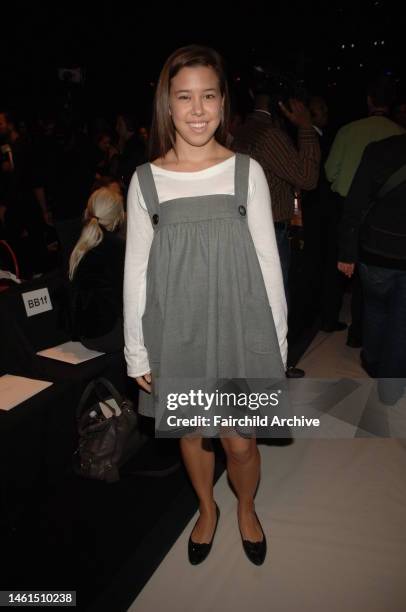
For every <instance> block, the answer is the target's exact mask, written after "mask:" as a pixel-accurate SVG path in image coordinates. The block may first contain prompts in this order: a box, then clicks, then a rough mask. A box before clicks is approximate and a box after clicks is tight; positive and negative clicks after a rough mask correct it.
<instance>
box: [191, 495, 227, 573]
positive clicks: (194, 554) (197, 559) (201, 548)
mask: <svg viewBox="0 0 406 612" xmlns="http://www.w3.org/2000/svg"><path fill="white" fill-rule="evenodd" d="M216 515H217V520H216V526H215V527H214V532H213V537H212V539H211V541H210V543H209V544H206V543H202V544H198V543H197V542H193V540H192V534H191V535H190V537H189V544H188V553H189V561H190V563H191V564H192V565H199V563H202V561H204V560H205V559H206V557H207V556H208V554H209V552H210V551H211V547H212V545H213V540H214V536H215V535H216V530H217V525H218V522H219V518H220V509H219V507H218V505H217V504H216ZM196 522H197V521H196ZM195 525H196V523H195ZM193 529H194V527H193ZM193 529H192V531H193Z"/></svg>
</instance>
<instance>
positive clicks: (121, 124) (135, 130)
mask: <svg viewBox="0 0 406 612" xmlns="http://www.w3.org/2000/svg"><path fill="white" fill-rule="evenodd" d="M141 130H144V132H142V133H141ZM116 131H117V134H118V137H119V146H120V151H121V159H120V167H119V175H120V180H121V182H122V184H123V186H124V189H125V191H127V189H128V186H129V184H130V181H131V177H132V175H133V174H134V172H135V169H136V167H137V166H140V165H141V164H143V163H145V162H146V161H147V144H146V143H147V141H148V132H147V131H146V128H141V127H138V125H137V122H136V119H135V117H134V116H133V115H130V114H120V115H118V116H117V120H116Z"/></svg>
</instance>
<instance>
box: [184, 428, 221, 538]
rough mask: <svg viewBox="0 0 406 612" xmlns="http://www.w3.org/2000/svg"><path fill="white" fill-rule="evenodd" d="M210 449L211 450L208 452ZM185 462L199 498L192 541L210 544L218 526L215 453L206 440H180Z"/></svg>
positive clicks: (186, 438)
mask: <svg viewBox="0 0 406 612" xmlns="http://www.w3.org/2000/svg"><path fill="white" fill-rule="evenodd" d="M205 447H208V448H209V449H210V450H206V448H205ZM180 449H181V453H182V458H183V462H184V464H185V467H186V470H187V473H188V475H189V478H190V480H191V481H192V485H193V488H194V490H195V491H196V494H197V496H198V498H199V511H200V517H199V519H198V521H197V523H196V526H195V527H194V529H193V531H192V534H191V535H192V540H193V542H196V543H197V544H202V543H206V544H208V543H209V542H210V541H211V539H212V536H213V532H214V528H215V526H216V506H215V503H214V498H213V479H214V459H215V458H214V452H213V450H212V449H211V444H210V442H209V440H208V439H207V438H206V439H205V440H204V443H203V439H202V438H188V437H186V436H185V437H183V438H181V439H180Z"/></svg>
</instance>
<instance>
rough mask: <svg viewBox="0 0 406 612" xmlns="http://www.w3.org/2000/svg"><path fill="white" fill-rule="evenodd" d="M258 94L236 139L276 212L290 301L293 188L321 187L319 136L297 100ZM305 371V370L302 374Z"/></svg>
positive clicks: (235, 147) (304, 107) (280, 249)
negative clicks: (291, 131)
mask: <svg viewBox="0 0 406 612" xmlns="http://www.w3.org/2000/svg"><path fill="white" fill-rule="evenodd" d="M272 99H273V97H271V95H269V94H268V93H262V92H261V93H258V94H257V95H256V97H255V102H254V111H253V112H252V113H251V114H250V115H248V117H247V119H246V121H245V122H244V124H243V125H242V126H241V127H240V128H239V129H238V131H237V132H236V134H235V137H234V139H233V142H232V145H231V146H232V148H233V150H234V151H238V152H240V153H246V154H248V155H250V156H251V157H252V158H253V159H255V160H256V161H257V162H258V163H259V164H261V166H262V168H263V170H264V172H265V175H266V178H267V180H268V185H269V191H270V193H271V202H272V215H273V219H274V224H275V234H276V240H277V243H278V249H279V256H280V260H281V266H282V273H283V281H284V285H285V293H286V297H287V301H288V304H289V299H288V273H289V263H290V249H289V240H288V229H289V224H290V221H291V219H292V217H293V213H294V199H295V191H298V190H300V189H305V190H310V189H314V188H315V187H316V186H317V181H318V177H319V166H320V146H319V139H318V134H317V132H316V131H315V129H314V127H313V125H312V119H311V114H310V111H309V110H308V109H307V108H306V106H305V105H304V104H303V103H302V102H301V101H299V100H297V99H294V98H291V99H290V100H289V102H288V103H287V104H283V103H282V102H281V101H277V103H276V105H275V108H272V106H273V105H272V104H271V101H272ZM284 117H286V118H287V119H288V120H289V121H290V122H291V123H292V124H293V125H294V126H295V127H296V128H297V130H298V137H297V147H296V146H295V144H294V143H293V141H292V139H291V138H290V137H289V135H288V133H287V131H286V130H285V129H284V121H283V118H284ZM294 370H296V369H295V368H293V369H291V368H290V373H289V371H288V373H287V375H288V376H289V377H296V376H299V375H300V373H301V372H302V371H301V370H296V373H295V372H294ZM301 375H303V374H301Z"/></svg>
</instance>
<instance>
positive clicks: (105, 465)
mask: <svg viewBox="0 0 406 612" xmlns="http://www.w3.org/2000/svg"><path fill="white" fill-rule="evenodd" d="M92 396H93V397H94V396H95V398H96V401H91V398H92ZM76 418H77V426H78V433H79V445H78V448H77V450H76V451H75V453H74V456H73V469H74V471H75V473H76V474H78V475H79V476H83V477H85V478H92V479H96V480H102V481H105V482H108V483H110V482H117V481H118V480H119V479H120V472H119V469H120V467H121V466H122V465H124V463H125V462H126V461H127V460H128V459H129V458H130V457H131V456H132V455H133V454H134V453H135V452H136V451H137V450H138V449H140V448H141V447H142V446H143V445H144V444H145V442H146V441H147V437H146V436H145V435H144V434H142V433H141V432H140V431H139V428H138V415H137V413H136V412H135V410H134V405H133V403H132V402H131V401H130V400H128V399H126V398H123V397H122V396H121V394H120V393H119V392H118V391H117V389H116V388H115V387H114V385H112V383H111V382H110V381H109V380H107V379H106V378H98V379H96V380H93V381H91V382H90V383H89V384H88V385H87V387H86V388H85V390H84V392H83V394H82V397H81V399H80V402H79V405H78V408H77V414H76Z"/></svg>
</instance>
